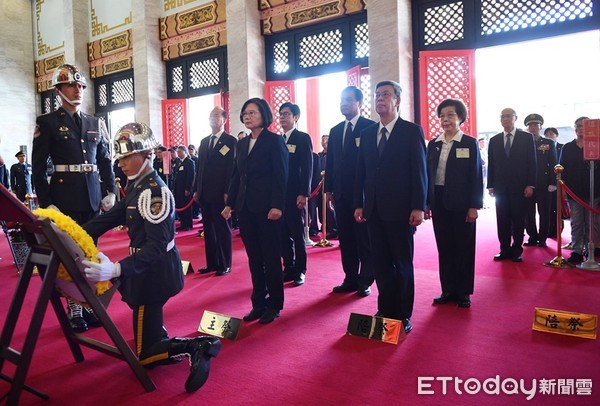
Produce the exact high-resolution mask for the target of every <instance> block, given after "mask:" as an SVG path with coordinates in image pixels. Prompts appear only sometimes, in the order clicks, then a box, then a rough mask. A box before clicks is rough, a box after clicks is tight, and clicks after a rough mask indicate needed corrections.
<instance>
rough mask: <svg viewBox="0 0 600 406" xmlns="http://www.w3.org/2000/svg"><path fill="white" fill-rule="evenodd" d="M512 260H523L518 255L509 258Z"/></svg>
mask: <svg viewBox="0 0 600 406" xmlns="http://www.w3.org/2000/svg"><path fill="white" fill-rule="evenodd" d="M510 260H511V261H512V262H523V257H522V256H520V255H515V256H513V257H511V259H510Z"/></svg>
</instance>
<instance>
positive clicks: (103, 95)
mask: <svg viewBox="0 0 600 406" xmlns="http://www.w3.org/2000/svg"><path fill="white" fill-rule="evenodd" d="M96 99H97V100H98V105H100V106H102V107H106V106H108V84H106V83H103V84H101V85H100V86H98V89H96Z"/></svg>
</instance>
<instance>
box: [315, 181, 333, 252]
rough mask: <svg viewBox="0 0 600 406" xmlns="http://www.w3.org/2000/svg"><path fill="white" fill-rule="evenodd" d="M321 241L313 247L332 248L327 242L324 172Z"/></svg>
mask: <svg viewBox="0 0 600 406" xmlns="http://www.w3.org/2000/svg"><path fill="white" fill-rule="evenodd" d="M321 182H323V183H322V186H321V207H322V208H323V210H321V217H322V218H321V241H319V242H318V243H317V244H315V247H321V248H324V247H332V246H333V244H332V243H330V242H329V241H327V194H326V193H325V171H321Z"/></svg>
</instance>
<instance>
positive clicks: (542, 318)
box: [533, 307, 598, 340]
mask: <svg viewBox="0 0 600 406" xmlns="http://www.w3.org/2000/svg"><path fill="white" fill-rule="evenodd" d="M533 329H534V330H536V331H543V332H546V333H554V334H563V335H567V336H576V337H582V338H591V339H592V340H595V339H596V332H597V329H598V316H597V315H594V314H583V313H572V312H564V311H561V310H551V309H542V308H539V307H536V308H535V314H534V317H533Z"/></svg>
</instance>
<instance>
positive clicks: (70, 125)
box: [31, 64, 116, 332]
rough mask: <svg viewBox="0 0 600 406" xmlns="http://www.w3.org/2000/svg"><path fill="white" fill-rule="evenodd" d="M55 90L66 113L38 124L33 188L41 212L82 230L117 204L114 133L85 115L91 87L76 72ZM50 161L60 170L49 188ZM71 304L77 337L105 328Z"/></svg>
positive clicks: (60, 73) (64, 68)
mask: <svg viewBox="0 0 600 406" xmlns="http://www.w3.org/2000/svg"><path fill="white" fill-rule="evenodd" d="M52 86H54V89H55V90H56V93H57V94H58V95H59V96H60V98H61V100H62V107H60V108H59V109H58V110H56V111H54V112H52V113H49V114H45V115H43V116H39V117H38V118H37V120H36V127H35V132H34V134H33V149H32V151H31V157H32V158H31V163H32V174H33V176H32V179H33V186H34V189H35V191H36V193H37V197H38V202H39V204H40V207H43V208H46V207H50V208H57V209H58V210H60V211H61V212H62V213H64V214H66V215H68V216H69V217H71V218H72V219H73V220H75V221H76V222H77V223H78V224H80V225H81V224H84V223H86V222H87V221H89V220H91V219H92V218H94V217H96V216H97V215H98V213H99V211H100V209H102V210H103V211H108V210H110V209H111V208H112V207H113V205H114V204H115V199H116V195H115V192H116V190H115V177H114V173H113V171H112V164H111V160H110V154H109V149H108V145H107V142H108V140H109V137H108V130H107V129H106V126H105V125H104V122H103V121H100V120H98V118H97V117H94V116H90V115H88V114H85V113H83V112H82V111H80V105H81V101H82V100H83V94H84V90H85V88H86V86H87V84H86V80H85V77H84V76H83V75H82V74H81V72H80V71H79V69H78V68H77V67H76V66H73V65H68V64H65V65H61V66H59V67H58V68H56V70H55V71H54V74H53V77H52ZM48 158H51V160H52V162H53V164H54V172H53V173H52V177H51V179H50V182H49V183H48V177H47V168H48ZM98 175H99V176H98ZM100 180H102V183H100ZM102 196H105V197H104V198H102ZM68 304H69V320H70V324H71V327H72V328H73V330H74V331H76V332H82V331H86V330H87V329H88V324H89V325H92V326H96V325H98V326H99V325H100V323H99V322H98V319H97V318H96V316H95V315H94V314H93V313H91V312H89V311H83V313H82V307H81V305H79V304H77V303H75V302H73V301H71V300H68Z"/></svg>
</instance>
